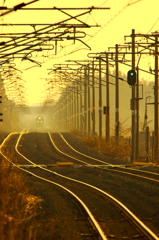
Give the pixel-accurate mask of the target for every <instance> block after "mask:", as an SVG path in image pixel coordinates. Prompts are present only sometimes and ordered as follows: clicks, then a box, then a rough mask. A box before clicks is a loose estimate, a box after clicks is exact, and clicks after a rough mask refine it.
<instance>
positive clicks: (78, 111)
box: [77, 83, 80, 131]
mask: <svg viewBox="0 0 159 240" xmlns="http://www.w3.org/2000/svg"><path fill="white" fill-rule="evenodd" d="M79 91H80V90H79V85H78V83H77V130H78V131H79V130H80V109H79V96H80V94H79Z"/></svg>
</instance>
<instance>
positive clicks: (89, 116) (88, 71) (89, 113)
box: [87, 64, 91, 136]
mask: <svg viewBox="0 0 159 240" xmlns="http://www.w3.org/2000/svg"><path fill="white" fill-rule="evenodd" d="M89 73H90V68H89V64H88V70H87V83H88V136H90V133H91V105H90V86H89V84H90V83H89V82H90V81H89V78H90V76H89Z"/></svg>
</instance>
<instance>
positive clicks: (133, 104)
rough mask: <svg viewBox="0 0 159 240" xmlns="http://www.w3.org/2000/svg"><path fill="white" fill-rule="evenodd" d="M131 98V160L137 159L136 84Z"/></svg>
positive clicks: (133, 48) (133, 39)
mask: <svg viewBox="0 0 159 240" xmlns="http://www.w3.org/2000/svg"><path fill="white" fill-rule="evenodd" d="M131 37H132V69H133V70H135V30H134V29H132V35H131ZM131 94H132V99H131V110H132V111H131V121H132V125H131V136H132V155H131V161H132V162H134V161H135V160H136V137H135V136H136V126H135V125H136V101H135V85H133V86H132V91H131Z"/></svg>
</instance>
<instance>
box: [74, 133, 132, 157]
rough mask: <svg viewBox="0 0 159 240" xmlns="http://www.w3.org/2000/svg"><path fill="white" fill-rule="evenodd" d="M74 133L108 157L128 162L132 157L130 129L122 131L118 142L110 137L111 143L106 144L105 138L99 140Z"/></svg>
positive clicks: (95, 137) (96, 137)
mask: <svg viewBox="0 0 159 240" xmlns="http://www.w3.org/2000/svg"><path fill="white" fill-rule="evenodd" d="M72 133H73V134H75V135H76V136H78V138H80V139H81V141H83V143H84V144H86V145H88V146H89V147H91V148H94V149H95V150H97V151H98V152H101V153H103V154H105V155H106V156H107V157H110V158H113V159H122V160H126V161H128V158H129V157H130V155H131V143H130V137H129V133H130V129H129V128H128V129H125V130H122V135H121V134H120V136H119V138H118V140H117V139H115V137H113V136H112V137H110V140H109V142H106V140H105V138H104V137H103V138H99V137H98V136H88V135H87V136H84V135H83V133H81V132H78V131H73V132H72Z"/></svg>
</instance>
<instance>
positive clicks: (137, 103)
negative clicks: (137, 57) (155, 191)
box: [136, 67, 139, 159]
mask: <svg viewBox="0 0 159 240" xmlns="http://www.w3.org/2000/svg"><path fill="white" fill-rule="evenodd" d="M136 71H137V84H136V159H138V155H139V69H138V67H137V68H136Z"/></svg>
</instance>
